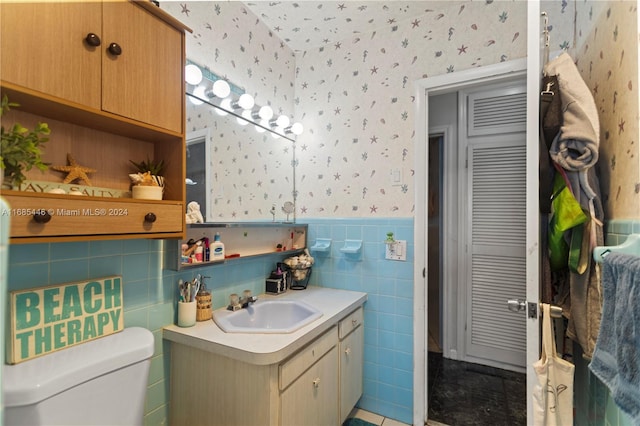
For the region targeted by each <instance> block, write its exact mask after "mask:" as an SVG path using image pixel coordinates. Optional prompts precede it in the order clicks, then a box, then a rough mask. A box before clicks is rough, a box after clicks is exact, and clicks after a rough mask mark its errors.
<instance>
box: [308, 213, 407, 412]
mask: <svg viewBox="0 0 640 426" xmlns="http://www.w3.org/2000/svg"><path fill="white" fill-rule="evenodd" d="M304 223H307V224H308V225H309V234H308V244H309V245H310V246H312V245H313V243H314V241H315V240H316V238H331V239H332V242H331V250H330V251H328V252H317V253H315V252H314V253H312V255H313V256H314V258H315V265H314V268H313V273H312V275H311V280H310V284H312V285H317V286H322V287H330V288H339V289H345V290H355V291H364V292H366V293H367V294H368V301H367V302H366V303H365V306H364V313H365V325H364V333H365V334H364V345H365V355H364V358H365V359H364V394H363V396H362V398H361V399H360V401H359V402H358V407H360V408H362V409H364V410H367V411H371V412H374V413H377V414H380V415H382V416H385V417H390V418H393V419H396V420H398V421H401V422H403V423H409V424H410V423H412V412H413V264H414V262H413V259H414V240H413V218H404V219H361V218H353V219H351V218H350V219H305V220H304ZM387 232H393V233H394V238H395V239H396V240H406V241H407V261H406V262H401V261H392V260H386V259H385V258H384V257H385V244H384V240H385V239H386V234H387ZM347 239H349V240H362V242H363V245H362V253H361V255H360V256H351V255H345V254H344V253H342V252H340V248H341V247H343V246H344V241H345V240H347Z"/></svg>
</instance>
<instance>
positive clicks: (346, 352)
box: [344, 348, 351, 356]
mask: <svg viewBox="0 0 640 426" xmlns="http://www.w3.org/2000/svg"><path fill="white" fill-rule="evenodd" d="M344 353H345V354H346V355H347V356H349V355H351V348H347V349H345V350H344Z"/></svg>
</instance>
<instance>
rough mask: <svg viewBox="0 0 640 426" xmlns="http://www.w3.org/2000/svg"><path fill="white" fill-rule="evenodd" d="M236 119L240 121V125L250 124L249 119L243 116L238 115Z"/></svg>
mask: <svg viewBox="0 0 640 426" xmlns="http://www.w3.org/2000/svg"><path fill="white" fill-rule="evenodd" d="M236 121H237V122H238V124H239V125H241V126H246V125H247V124H248V121H247V120H245V119H243V118H241V117H236Z"/></svg>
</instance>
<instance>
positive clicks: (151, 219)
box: [144, 213, 157, 223]
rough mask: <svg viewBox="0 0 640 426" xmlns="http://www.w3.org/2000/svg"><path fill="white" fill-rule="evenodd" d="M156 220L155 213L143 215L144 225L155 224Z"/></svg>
mask: <svg viewBox="0 0 640 426" xmlns="http://www.w3.org/2000/svg"><path fill="white" fill-rule="evenodd" d="M156 219H157V217H156V215H155V213H147V214H146V215H144V221H145V222H146V223H153V222H155V221H156Z"/></svg>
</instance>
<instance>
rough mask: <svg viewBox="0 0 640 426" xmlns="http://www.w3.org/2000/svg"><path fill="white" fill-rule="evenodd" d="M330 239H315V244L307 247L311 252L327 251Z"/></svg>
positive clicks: (329, 246)
mask: <svg viewBox="0 0 640 426" xmlns="http://www.w3.org/2000/svg"><path fill="white" fill-rule="evenodd" d="M329 248H331V238H317V239H316V243H315V244H314V245H312V246H311V247H309V249H311V250H312V251H329Z"/></svg>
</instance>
